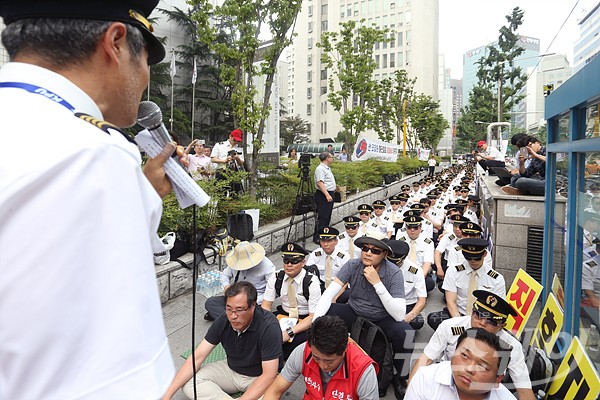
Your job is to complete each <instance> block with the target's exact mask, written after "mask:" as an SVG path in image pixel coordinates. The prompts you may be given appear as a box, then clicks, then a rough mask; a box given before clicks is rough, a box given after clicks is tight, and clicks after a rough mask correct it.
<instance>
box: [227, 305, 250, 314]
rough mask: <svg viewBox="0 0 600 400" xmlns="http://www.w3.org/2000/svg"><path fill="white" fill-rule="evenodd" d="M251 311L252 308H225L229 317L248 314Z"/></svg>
mask: <svg viewBox="0 0 600 400" xmlns="http://www.w3.org/2000/svg"><path fill="white" fill-rule="evenodd" d="M249 309H250V307H246V308H236V309H233V308H229V307H225V314H227V315H232V314H235V315H240V314H243V313H245V312H246V311H248V310H249Z"/></svg>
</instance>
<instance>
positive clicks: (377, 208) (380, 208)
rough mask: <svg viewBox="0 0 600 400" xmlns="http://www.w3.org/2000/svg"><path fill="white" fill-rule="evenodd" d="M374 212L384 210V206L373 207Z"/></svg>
mask: <svg viewBox="0 0 600 400" xmlns="http://www.w3.org/2000/svg"><path fill="white" fill-rule="evenodd" d="M373 208H374V209H375V210H385V206H375V207H373Z"/></svg>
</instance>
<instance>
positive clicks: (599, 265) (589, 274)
mask: <svg viewBox="0 0 600 400" xmlns="http://www.w3.org/2000/svg"><path fill="white" fill-rule="evenodd" d="M583 254H584V261H583V271H582V276H583V279H582V281H581V288H582V289H583V290H592V291H593V292H594V294H595V295H596V297H598V298H600V255H598V253H596V246H594V247H590V248H587V249H586V250H585V251H584V252H583ZM591 254H593V256H591V257H590V255H591ZM586 258H587V259H586Z"/></svg>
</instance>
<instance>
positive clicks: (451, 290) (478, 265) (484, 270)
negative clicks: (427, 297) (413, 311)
mask: <svg viewBox="0 0 600 400" xmlns="http://www.w3.org/2000/svg"><path fill="white" fill-rule="evenodd" d="M458 245H459V246H460V247H461V249H462V254H463V256H464V258H465V262H463V263H462V264H458V265H448V269H447V270H446V275H445V277H444V284H443V285H442V289H444V293H445V295H446V308H445V309H444V310H442V311H437V312H432V313H431V314H429V316H427V323H428V324H429V326H431V328H432V329H436V328H437V327H438V325H439V324H440V322H441V321H443V320H445V319H448V318H452V317H458V316H461V315H469V312H470V310H471V309H472V308H473V302H474V301H475V297H474V296H473V291H474V290H477V289H485V290H489V291H490V292H493V293H495V294H496V295H498V296H501V297H505V296H506V284H505V282H504V277H503V276H502V274H500V273H499V272H497V271H495V270H493V269H492V268H491V267H490V266H487V265H486V264H485V263H484V258H485V256H486V254H487V250H486V249H487V247H488V241H487V240H485V239H480V238H467V239H461V240H459V241H458Z"/></svg>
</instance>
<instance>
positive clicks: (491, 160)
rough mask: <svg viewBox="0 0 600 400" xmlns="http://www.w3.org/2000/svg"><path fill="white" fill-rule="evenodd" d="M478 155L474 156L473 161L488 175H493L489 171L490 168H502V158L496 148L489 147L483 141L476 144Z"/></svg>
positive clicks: (503, 165)
mask: <svg viewBox="0 0 600 400" xmlns="http://www.w3.org/2000/svg"><path fill="white" fill-rule="evenodd" d="M477 148H478V149H479V154H478V155H476V156H475V160H477V162H478V163H479V165H480V166H481V168H483V170H484V171H488V173H490V175H495V174H494V173H493V171H492V170H491V168H492V167H501V168H504V167H505V164H504V156H503V155H502V153H500V152H499V151H498V149H497V148H495V147H492V146H489V145H488V144H487V143H486V142H485V141H483V140H480V141H479V142H477Z"/></svg>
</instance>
